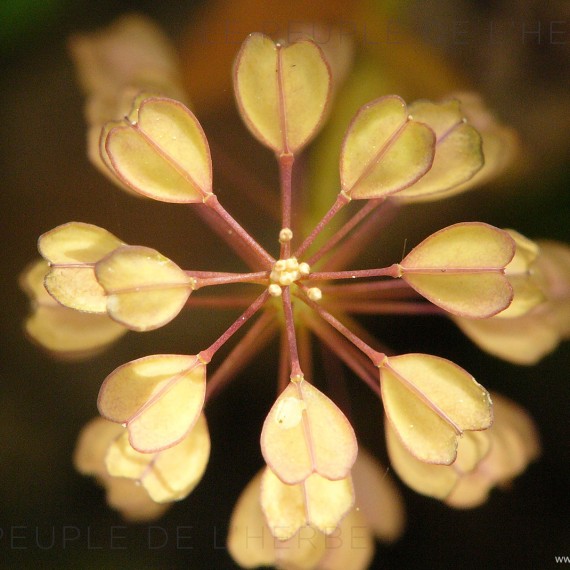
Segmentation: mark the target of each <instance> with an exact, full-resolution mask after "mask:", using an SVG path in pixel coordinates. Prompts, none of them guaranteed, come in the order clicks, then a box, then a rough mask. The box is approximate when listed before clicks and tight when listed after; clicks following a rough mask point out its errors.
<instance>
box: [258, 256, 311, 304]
mask: <svg viewBox="0 0 570 570" xmlns="http://www.w3.org/2000/svg"><path fill="white" fill-rule="evenodd" d="M310 272H311V268H310V267H309V264H308V263H305V262H301V263H299V262H298V261H297V258H295V257H290V258H289V259H278V260H277V261H276V262H275V264H274V265H273V270H272V271H271V274H270V275H269V279H271V285H270V286H269V288H268V290H269V294H270V295H272V296H274V297H279V295H281V292H282V290H281V286H284V287H287V286H288V285H292V284H293V283H295V281H297V280H298V279H300V278H301V277H306V276H307V275H309V273H310Z"/></svg>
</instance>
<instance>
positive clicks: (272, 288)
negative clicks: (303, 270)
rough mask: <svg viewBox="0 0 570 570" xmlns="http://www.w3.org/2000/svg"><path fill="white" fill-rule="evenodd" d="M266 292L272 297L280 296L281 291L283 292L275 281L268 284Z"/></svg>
mask: <svg viewBox="0 0 570 570" xmlns="http://www.w3.org/2000/svg"><path fill="white" fill-rule="evenodd" d="M267 292H268V293H269V294H270V295H271V296H272V297H280V296H281V293H283V290H282V289H281V287H279V285H277V283H272V284H271V285H269V287H268V288H267Z"/></svg>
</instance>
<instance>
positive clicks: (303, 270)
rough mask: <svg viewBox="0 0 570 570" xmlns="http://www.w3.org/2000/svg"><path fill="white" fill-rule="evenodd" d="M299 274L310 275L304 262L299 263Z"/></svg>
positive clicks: (308, 267) (308, 268) (309, 270)
mask: <svg viewBox="0 0 570 570" xmlns="http://www.w3.org/2000/svg"><path fill="white" fill-rule="evenodd" d="M299 273H300V274H301V275H309V273H311V268H310V266H309V264H308V263H305V262H304V261H303V262H302V263H299Z"/></svg>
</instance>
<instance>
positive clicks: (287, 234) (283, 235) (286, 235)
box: [279, 228, 293, 243]
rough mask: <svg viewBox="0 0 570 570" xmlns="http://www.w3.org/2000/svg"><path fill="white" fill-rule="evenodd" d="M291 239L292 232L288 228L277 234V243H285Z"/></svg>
mask: <svg viewBox="0 0 570 570" xmlns="http://www.w3.org/2000/svg"><path fill="white" fill-rule="evenodd" d="M292 239H293V232H292V231H291V230H290V229H289V228H283V229H282V230H281V231H280V232H279V243H286V242H288V241H291V240H292Z"/></svg>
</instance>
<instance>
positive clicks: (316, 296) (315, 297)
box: [307, 287, 323, 301]
mask: <svg viewBox="0 0 570 570" xmlns="http://www.w3.org/2000/svg"><path fill="white" fill-rule="evenodd" d="M307 297H309V299H311V301H320V300H321V299H322V298H323V292H322V291H321V290H320V289H319V288H318V287H311V288H310V289H308V290H307Z"/></svg>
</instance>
